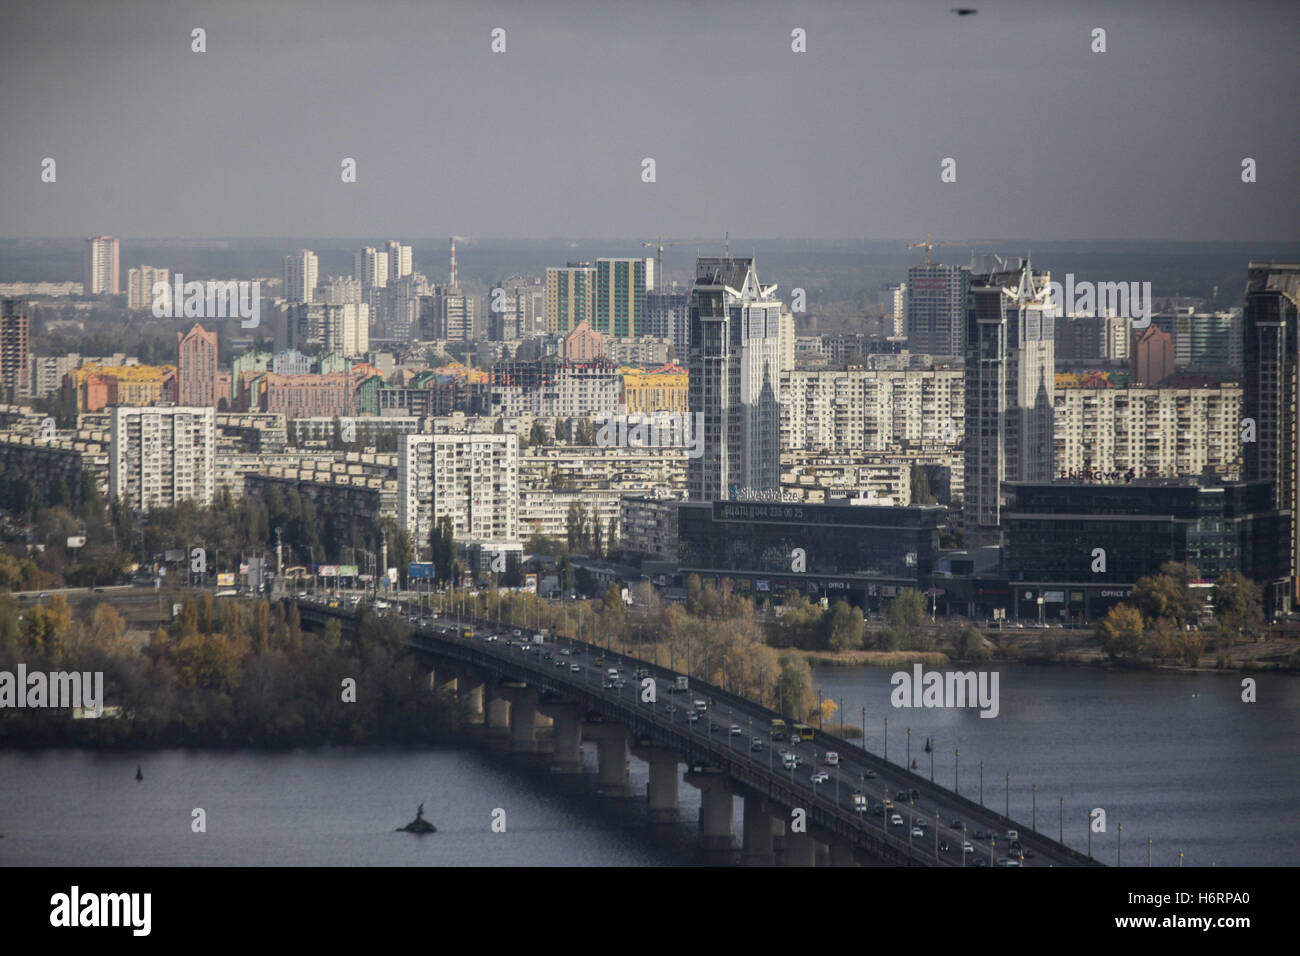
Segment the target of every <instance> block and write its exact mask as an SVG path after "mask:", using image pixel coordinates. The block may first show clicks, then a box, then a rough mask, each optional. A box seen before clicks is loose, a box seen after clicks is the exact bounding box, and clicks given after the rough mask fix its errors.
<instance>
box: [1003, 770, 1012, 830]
mask: <svg viewBox="0 0 1300 956" xmlns="http://www.w3.org/2000/svg"><path fill="white" fill-rule="evenodd" d="M1002 815H1003V816H1004V817H1006V818H1007V819H1008V820H1010V819H1011V774H1009V773H1008V774H1007V809H1006V812H1005V813H1003V814H1002Z"/></svg>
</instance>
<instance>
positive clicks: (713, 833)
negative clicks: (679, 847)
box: [686, 768, 736, 850]
mask: <svg viewBox="0 0 1300 956" xmlns="http://www.w3.org/2000/svg"><path fill="white" fill-rule="evenodd" d="M686 782H687V783H689V784H690V785H691V786H693V787H698V788H699V791H700V843H701V844H702V845H703V847H704V849H706V850H730V849H731V848H732V847H734V846H735V845H736V837H735V833H734V831H733V829H732V824H731V821H732V816H733V814H734V807H733V805H732V797H731V791H729V790H728V789H727V778H726V775H725V774H723V773H722V771H720V770H712V769H707V768H706V769H704V770H700V771H695V770H691V771H688V772H687V774H686Z"/></svg>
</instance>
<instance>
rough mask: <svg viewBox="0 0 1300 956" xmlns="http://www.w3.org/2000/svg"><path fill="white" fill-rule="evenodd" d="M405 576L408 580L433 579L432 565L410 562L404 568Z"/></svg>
mask: <svg viewBox="0 0 1300 956" xmlns="http://www.w3.org/2000/svg"><path fill="white" fill-rule="evenodd" d="M394 570H396V569H394ZM406 576H407V577H408V578H431V577H433V565H432V564H419V563H416V562H412V563H411V564H408V565H407V566H406Z"/></svg>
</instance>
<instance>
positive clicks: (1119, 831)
mask: <svg viewBox="0 0 1300 956" xmlns="http://www.w3.org/2000/svg"><path fill="white" fill-rule="evenodd" d="M1115 865H1116V866H1123V865H1124V824H1122V823H1121V824H1119V825H1118V826H1117V827H1116V828H1115Z"/></svg>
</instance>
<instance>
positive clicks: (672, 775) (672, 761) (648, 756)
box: [632, 744, 681, 823]
mask: <svg viewBox="0 0 1300 956" xmlns="http://www.w3.org/2000/svg"><path fill="white" fill-rule="evenodd" d="M632 752H633V753H634V754H636V755H637V756H638V757H640V758H641V759H642V760H644V761H645V762H646V763H648V764H649V765H650V782H649V783H647V784H646V788H645V789H646V801H647V802H648V803H649V804H650V822H651V823H676V822H677V819H678V816H679V810H680V806H679V804H678V801H677V764H678V763H680V762H681V758H680V757H678V755H677V751H675V750H670V749H669V748H667V747H655V746H653V745H650V744H639V745H638V746H636V747H633V748H632Z"/></svg>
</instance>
